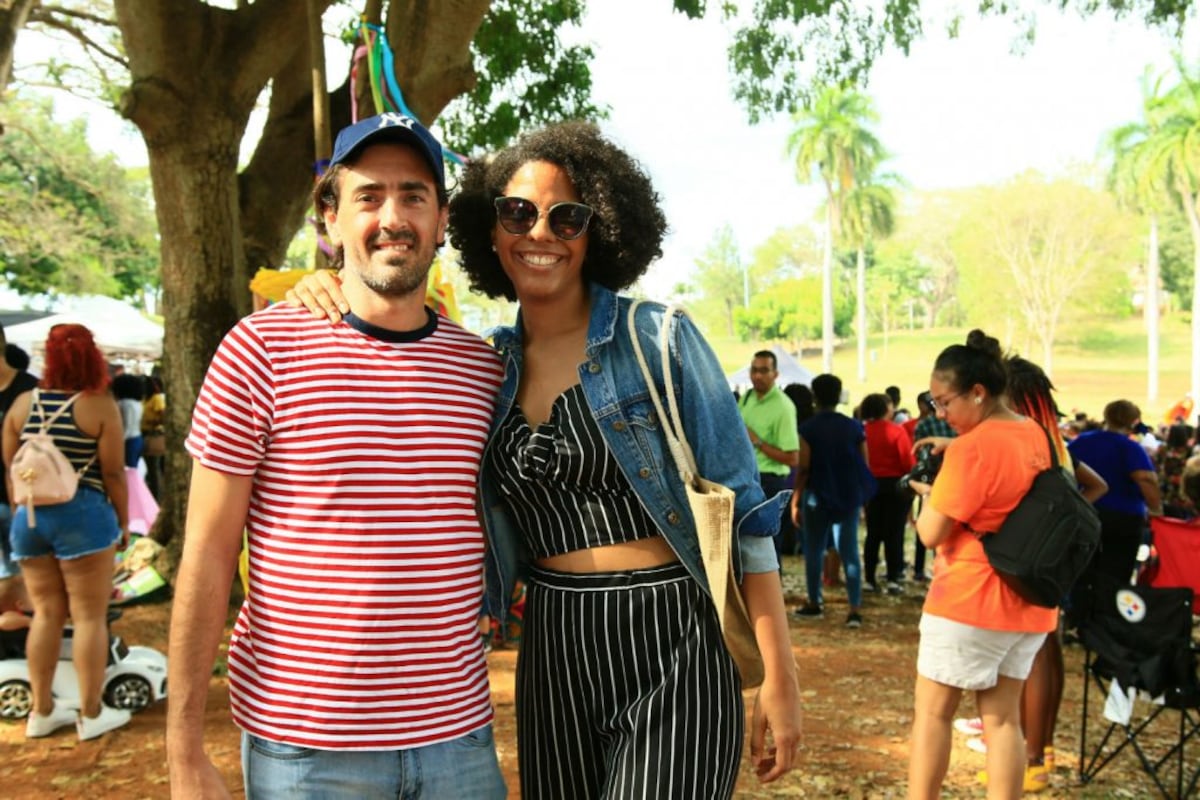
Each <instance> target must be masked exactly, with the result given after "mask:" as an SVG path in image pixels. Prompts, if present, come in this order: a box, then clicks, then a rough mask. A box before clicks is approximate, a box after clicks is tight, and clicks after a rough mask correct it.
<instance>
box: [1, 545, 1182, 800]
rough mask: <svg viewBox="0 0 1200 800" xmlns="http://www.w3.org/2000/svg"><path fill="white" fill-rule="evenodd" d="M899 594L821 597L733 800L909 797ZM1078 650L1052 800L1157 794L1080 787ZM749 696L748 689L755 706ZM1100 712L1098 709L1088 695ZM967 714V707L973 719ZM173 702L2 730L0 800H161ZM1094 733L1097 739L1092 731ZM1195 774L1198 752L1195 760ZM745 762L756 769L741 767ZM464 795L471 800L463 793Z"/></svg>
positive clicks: (1119, 774) (231, 747) (953, 782)
mask: <svg viewBox="0 0 1200 800" xmlns="http://www.w3.org/2000/svg"><path fill="white" fill-rule="evenodd" d="M802 571H803V564H802V563H801V562H800V561H799V560H798V559H797V560H791V559H789V560H788V562H787V563H786V565H785V573H786V581H785V587H786V592H787V594H788V595H789V605H790V606H794V605H795V603H796V602H797V601H798V600H799V596H798V587H799V585H800V581H801V580H802V579H801V578H799V577H798V576H800V575H801V574H802ZM907 588H908V589H909V592H908V593H906V594H905V595H904V596H901V597H883V596H869V597H868V599H867V601H866V607H865V608H864V616H865V624H864V625H863V627H862V629H860V630H848V629H846V628H845V627H844V626H843V624H842V623H843V620H844V618H845V612H846V606H845V594H844V591H842V590H840V589H832V590H828V591H827V596H826V601H827V606H826V615H825V617H824V618H823V619H817V620H805V621H798V620H794V621H793V622H792V623H791V632H792V642H793V646H794V648H795V653H796V660H797V662H798V663H799V665H800V680H801V684H802V691H803V695H804V702H805V730H804V733H805V739H804V745H803V749H802V754H801V762H800V766H799V768H798V769H796V770H794V771H793V772H792V773H791V774H789V775H788V776H786V777H785V778H783V779H781V780H780V781H778V782H777V783H774V784H769V785H762V784H760V783H758V781H757V780H756V779H755V778H754V777H753V775H751V774H749V770H748V769H743V774H742V775H741V776H740V779H739V781H738V788H737V792H736V796H737V797H738V798H781V797H799V798H825V797H851V798H892V797H903V796H904V791H905V773H906V769H907V753H908V745H907V739H908V733H909V726H910V724H911V721H912V711H911V703H912V685H913V676H914V664H915V659H916V644H917V631H916V623H917V619H918V617H919V614H920V606H921V596H920V593H919V592H918V591H916V590H915V587H913V585H911V584H910V585H909V587H907ZM169 614H170V603H169V602H166V603H159V604H155V605H145V606H134V607H130V608H127V609H125V613H124V616H123V617H122V618H121V619H119V620H117V621H116V622H115V623H114V625H113V628H114V630H115V631H116V632H117V633H119V634H120V635H122V636H123V637H125V639H126V641H128V642H129V643H131V644H143V645H149V646H153V647H157V648H160V649H163V650H164V651H165V648H166V640H167V624H168V617H169ZM1081 658H1082V655H1081V651H1080V649H1079V647H1078V646H1070V647H1068V648H1067V686H1066V697H1065V699H1064V701H1063V708H1062V713H1061V714H1060V717H1059V729H1058V733H1057V738H1056V745H1057V747H1058V754H1059V755H1058V762H1059V767H1058V769H1057V770H1056V772H1055V773H1054V775H1053V776H1052V777H1051V781H1050V789H1049V790H1047V791H1046V792H1043V793H1042V795H1041V796H1042V797H1047V798H1067V797H1070V798H1077V797H1078V798H1142V797H1153V796H1154V795H1155V791H1154V787H1153V784H1151V783H1150V782H1149V780H1148V779H1147V778H1145V777H1144V776H1143V775H1142V773H1141V772H1140V771H1138V768H1137V762H1136V760H1135V758H1134V756H1133V755H1132V753H1124V754H1121V755H1120V756H1119V757H1118V758H1117V759H1116V760H1115V761H1114V762H1113V763H1112V764H1110V765H1109V766H1108V767H1107V768H1106V769H1105V771H1104V772H1102V773H1101V774H1100V776H1099V777H1098V778H1097V779H1096V781H1095V782H1093V783H1091V784H1089V785H1088V786H1086V787H1081V786H1079V785H1078V784H1077V782H1076V778H1075V766H1076V763H1077V761H1078V740H1079V720H1080V692H1081V686H1082V682H1081V681H1082V678H1081V674H1080V673H1081V666H1080V664H1081ZM489 664H490V667H491V677H492V696H493V698H494V701H495V705H496V714H497V720H496V738H497V744H498V747H499V753H500V761H501V765H502V767H503V769H504V772H505V776H506V778H507V781H508V785H509V789H510V797H513V798H517V797H519V796H520V795H519V791H518V788H519V787H518V782H517V771H516V770H517V762H516V747H515V732H514V724H513V673H514V669H515V665H516V652H515V651H514V650H508V649H506V650H497V651H494V652H493V653H492V654H491V655H490V656H489ZM749 699H751V698H750V696H749V695H748V700H749ZM1092 701H1093V710H1094V712H1093V713H1096V714H1097V715H1098V711H1099V705H1098V704H1097V703H1096V702H1095V701H1096V698H1095V696H1094V695H1093V698H1092ZM228 707H229V704H228V693H227V687H226V683H225V680H224V679H223V678H215V677H214V678H213V681H212V686H211V690H210V692H209V703H208V719H207V737H208V742H209V751H210V753H211V754H212V756H213V758H214V761H215V763H216V764H217V766H218V768H219V769H221V771H222V772H223V773H224V774H225V776H226V779H227V782H228V784H229V787H230V789H231V790H232V793H233V795H234V797H240V796H242V791H241V785H242V784H241V774H240V767H239V762H238V736H239V734H238V731H237V729H236V728H235V727H234V725H233V724H232V723H231V722H230V720H229V713H228ZM971 708H972V707H971V706H970V705H968V703H964V705H963V708H962V709H961V710H962V712H963V713H964V714H965V715H969V714H968V712H970V711H971ZM165 711H166V708H165V704H162V703H160V704H158V705H156V706H153V707H151V708H150V709H148V710H146V711H144V712H142V713H141V714H138V715H136V716H135V717H134V720H133V722H132V723H131V724H130V725H128V726H127V727H125V728H122V729H121V730H119V731H116V732H114V733H112V734H109V735H106V736H104V737H102V738H101V739H99V740H96V741H92V742H83V743H81V742H78V741H77V740H76V738H75V736H74V733H73V732H70V731H65V730H64V731H62V732H60V733H58V734H55V735H54V736H51V737H49V738H47V739H44V740H37V741H31V742H26V741H25V740H24V736H23V730H24V727H23V724H16V723H6V724H0V797H6V798H81V797H87V798H89V799H91V800H101V798H120V799H121V800H138V798H164V797H167V796H168V794H169V792H168V787H167V776H166V769H165V767H164V762H163V735H162V734H163V723H164V718H165ZM1092 731H1093V732H1092V733H1090V734H1089V736H1091V737H1092V738H1093V740H1094V737H1095V736H1096V733H1095V731H1096V729H1095V728H1093V729H1092ZM1191 762H1192V768H1193V769H1194V768H1195V767H1196V763H1195V758H1192V759H1191ZM746 763H747V764H748V761H747V762H746ZM983 766H984V757H983V756H982V755H980V754H978V753H975V752H973V751H972V750H970V749H968V748H967V747H966V739H965V737H962V736H959V735H957V734H956V735H955V742H954V751H953V754H952V759H951V765H950V773H949V775H948V776H947V781H946V791H945V796H947V797H965V798H970V797H983V796H984V794H985V793H984V790H983V787H982V786H980V784H979V783H978V781H977V779H976V774H977V773H978V772H979V770H981V769H982V768H983ZM464 800H469V798H464Z"/></svg>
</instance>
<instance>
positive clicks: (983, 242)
mask: <svg viewBox="0 0 1200 800" xmlns="http://www.w3.org/2000/svg"><path fill="white" fill-rule="evenodd" d="M972 200H973V202H972V204H971V206H970V208H969V210H968V212H967V214H966V216H965V217H964V218H963V220H962V225H963V233H962V235H961V237H960V241H961V246H962V249H961V250H960V258H959V263H960V269H961V281H962V287H963V290H962V294H963V295H964V296H965V297H967V298H970V302H969V303H967V304H966V310H967V314H968V320H970V321H974V320H976V319H978V317H979V316H981V315H989V316H992V317H993V318H994V317H995V315H996V311H997V309H1003V311H1004V324H1005V325H1006V326H1011V327H1012V330H1013V331H1014V335H1018V336H1027V337H1031V338H1032V339H1033V340H1036V341H1037V342H1038V344H1039V345H1040V346H1041V348H1042V352H1039V353H1037V354H1035V356H1036V357H1037V358H1038V359H1039V360H1041V361H1042V363H1043V365H1044V366H1048V365H1046V364H1045V360H1044V359H1045V356H1044V355H1043V353H1048V352H1049V350H1050V348H1052V345H1053V342H1054V340H1055V338H1056V337H1057V335H1058V332H1059V328H1060V327H1061V326H1062V325H1063V323H1064V321H1065V316H1066V315H1067V313H1068V312H1069V311H1072V310H1074V311H1076V312H1079V311H1083V310H1095V309H1096V308H1103V307H1105V306H1109V307H1111V305H1112V304H1113V303H1114V302H1117V303H1120V302H1121V301H1120V296H1121V295H1123V297H1124V298H1125V299H1124V302H1123V305H1124V306H1125V308H1128V302H1129V300H1128V298H1129V285H1128V278H1127V277H1126V274H1125V273H1126V268H1127V266H1128V265H1129V264H1130V263H1131V260H1130V259H1131V257H1135V256H1136V248H1137V238H1136V236H1135V235H1134V232H1135V229H1136V228H1135V225H1134V224H1133V223H1134V221H1133V219H1132V217H1131V215H1130V214H1128V213H1127V212H1122V211H1121V210H1119V209H1118V208H1117V206H1116V202H1115V200H1114V198H1113V197H1112V195H1110V194H1108V193H1107V192H1103V191H1100V190H1097V189H1094V188H1092V187H1090V186H1087V185H1084V184H1082V183H1079V182H1076V181H1072V180H1068V179H1058V180H1054V181H1046V180H1045V179H1044V178H1042V177H1041V176H1039V175H1037V174H1035V173H1030V174H1027V175H1024V176H1022V177H1020V178H1017V179H1015V180H1013V181H1010V182H1009V183H1007V184H1005V185H1003V186H998V187H994V188H990V189H986V190H983V191H981V192H978V193H977V194H975V195H974V197H973V198H972ZM1114 291H1117V292H1119V293H1120V295H1118V296H1117V298H1116V300H1115V301H1114V295H1113V293H1114Z"/></svg>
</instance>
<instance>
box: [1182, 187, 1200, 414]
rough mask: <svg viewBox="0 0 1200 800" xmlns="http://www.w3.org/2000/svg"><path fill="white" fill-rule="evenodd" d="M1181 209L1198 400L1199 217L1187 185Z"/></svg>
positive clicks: (1199, 399) (1193, 385) (1199, 396)
mask: <svg viewBox="0 0 1200 800" xmlns="http://www.w3.org/2000/svg"><path fill="white" fill-rule="evenodd" d="M1180 195H1181V196H1182V198H1183V209H1184V212H1185V215H1186V216H1187V221H1188V230H1190V231H1191V233H1192V359H1191V365H1192V372H1191V374H1192V380H1191V392H1190V393H1189V394H1190V396H1191V398H1192V401H1193V402H1200V218H1197V216H1196V212H1197V207H1196V204H1197V198H1196V196H1195V195H1193V194H1192V192H1191V190H1190V188H1189V187H1182V189H1181V191H1180Z"/></svg>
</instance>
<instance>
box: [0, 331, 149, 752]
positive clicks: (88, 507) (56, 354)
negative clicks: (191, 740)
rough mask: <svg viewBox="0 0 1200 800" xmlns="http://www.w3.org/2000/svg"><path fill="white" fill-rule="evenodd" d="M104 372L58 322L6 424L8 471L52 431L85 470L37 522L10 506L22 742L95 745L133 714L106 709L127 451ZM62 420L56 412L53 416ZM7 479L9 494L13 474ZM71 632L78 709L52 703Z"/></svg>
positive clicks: (90, 344) (85, 334)
mask: <svg viewBox="0 0 1200 800" xmlns="http://www.w3.org/2000/svg"><path fill="white" fill-rule="evenodd" d="M107 389H108V368H107V366H106V365H105V363H104V357H103V356H102V355H101V354H100V351H99V349H97V347H96V343H95V340H94V339H93V338H92V332H91V331H89V330H88V329H87V328H85V327H84V326H82V325H55V326H54V327H53V328H51V329H50V335H49V337H48V338H47V339H46V366H45V370H44V371H43V377H42V380H41V383H39V384H38V388H37V389H35V390H34V391H32V392H27V393H25V394H23V395H21V396H19V397H18V398H17V399H16V400H15V401H14V402H13V405H12V408H11V409H9V412H8V416H7V417H5V418H4V435H3V447H4V450H3V452H4V464H5V466H6V467H9V468H11V465H12V461H13V456H14V455H15V454H16V452H17V449H18V448H19V447H20V445H21V435H22V434H23V433H35V432H37V431H38V429H39V427H40V425H41V424H42V423H43V421H50V420H52V422H51V424H50V425H49V429H48V432H49V433H50V435H51V436H52V437H53V439H54V443H55V445H57V447H58V449H59V450H61V451H62V453H63V455H65V456H66V457H67V460H68V461H70V462H71V464H72V465H73V466H74V467H75V469H76V470H77V471H78V473H79V489H78V491H77V492H76V493H75V497H74V498H72V499H71V500H69V501H67V502H65V503H57V504H53V505H39V506H38V509H37V517H36V526H35V525H34V524H31V520H30V518H29V514H28V509H26V508H25V507H24V506H22V507H20V508H16V509H14V514H13V522H12V529H11V531H10V534H9V535H10V539H11V542H12V551H13V559H14V560H16V561H17V562H18V563H19V564H20V566H21V573H22V575H23V576H24V578H25V586H26V587H27V589H28V591H29V596H30V599H31V601H32V603H33V611H34V613H33V620H32V623H31V625H30V628H29V639H28V641H27V643H26V658H27V659H28V661H29V684H30V688H31V689H32V690H33V710H32V711H31V712H30V714H29V719H28V720H27V722H26V725H25V736H26V738H38V737H41V736H48V735H49V734H51V733H53V732H54V731H56V730H58V729H59V728H62V727H64V726H67V725H70V724H71V723H74V724H75V727H76V730H77V731H78V733H79V738H80V739H81V740H82V739H94V738H96V737H97V736H100V735H102V734H104V733H106V732H107V731H110V730H113V729H114V728H119V727H120V726H122V725H124V724H125V723H126V722H128V721H129V712H128V711H125V710H122V709H116V708H109V707H107V706H104V705H102V703H101V698H100V692H101V686H102V685H103V681H104V671H105V663H106V661H107V657H108V623H107V619H106V617H107V614H108V600H109V596H110V595H111V594H112V570H113V557H114V554H115V548H116V546H117V544H118V543H120V544H121V545H124V543H125V542H126V541H127V539H128V535H129V534H128V520H127V513H126V490H125V447H124V432H123V431H122V429H121V414H120V411H118V409H117V403H116V401H115V400H114V399H113V397H112V395H110V394H109V393H108V391H107ZM56 415H57V416H56ZM6 474H8V475H9V478H8V480H9V497H12V496H13V494H12V484H11V482H12V477H11V473H10V472H8V471H6ZM68 615H69V616H70V618H71V623H72V625H73V627H74V634H73V637H72V658H73V660H74V664H75V672H76V674H77V676H78V680H79V699H80V706H81V707H80V708H79V709H78V715H77V714H76V710H75V709H73V708H66V707H63V706H59V705H56V704H55V701H54V697H53V695H52V694H51V684H52V683H53V680H54V671H55V668H56V667H57V666H58V656H59V650H60V646H61V642H62V632H63V625H64V623H65V622H66V619H67V617H68Z"/></svg>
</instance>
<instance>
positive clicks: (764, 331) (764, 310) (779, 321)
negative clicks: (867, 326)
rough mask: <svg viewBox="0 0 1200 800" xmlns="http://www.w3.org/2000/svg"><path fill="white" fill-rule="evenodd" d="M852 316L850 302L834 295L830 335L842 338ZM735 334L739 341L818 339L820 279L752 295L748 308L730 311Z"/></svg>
mask: <svg viewBox="0 0 1200 800" xmlns="http://www.w3.org/2000/svg"><path fill="white" fill-rule="evenodd" d="M853 317H854V300H853V298H852V297H851V296H849V295H848V294H846V293H844V292H837V293H835V295H834V315H833V320H834V323H833V327H834V332H835V333H836V334H837V335H839V336H845V335H847V334H849V332H850V323H851V320H852V319H853ZM734 320H735V322H736V324H737V333H738V335H739V336H740V337H741V338H742V340H743V341H759V342H766V341H776V340H779V341H795V340H797V339H813V338H818V337H820V336H821V278H820V276H817V275H813V276H809V277H804V278H789V279H785V280H781V281H778V282H776V283H773V284H772V285H771V286H769V287H767V288H766V289H764V290H762V291H759V292H756V293H755V294H754V296H753V298H752V299H751V300H750V307H749V308H738V309H737V310H736V311H735V312H734Z"/></svg>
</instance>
